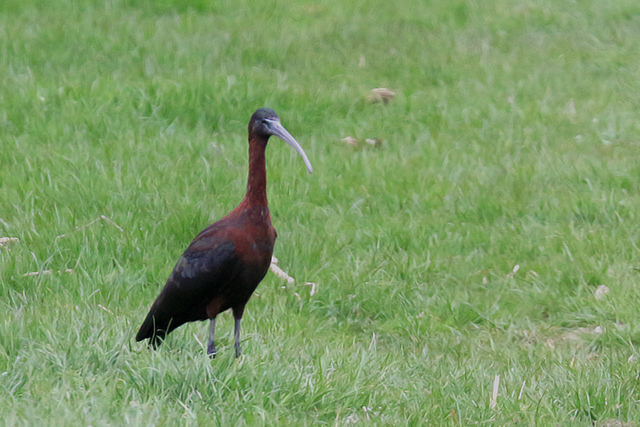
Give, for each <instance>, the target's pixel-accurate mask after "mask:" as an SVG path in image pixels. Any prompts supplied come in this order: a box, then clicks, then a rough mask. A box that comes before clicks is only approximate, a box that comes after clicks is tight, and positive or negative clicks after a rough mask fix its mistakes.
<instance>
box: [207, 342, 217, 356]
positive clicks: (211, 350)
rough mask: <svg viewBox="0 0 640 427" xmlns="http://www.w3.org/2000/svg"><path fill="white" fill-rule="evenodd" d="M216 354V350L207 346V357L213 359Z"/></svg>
mask: <svg viewBox="0 0 640 427" xmlns="http://www.w3.org/2000/svg"><path fill="white" fill-rule="evenodd" d="M217 353H218V352H217V351H216V348H215V347H214V346H213V345H209V346H207V356H209V357H211V358H212V359H215V358H216V354H217Z"/></svg>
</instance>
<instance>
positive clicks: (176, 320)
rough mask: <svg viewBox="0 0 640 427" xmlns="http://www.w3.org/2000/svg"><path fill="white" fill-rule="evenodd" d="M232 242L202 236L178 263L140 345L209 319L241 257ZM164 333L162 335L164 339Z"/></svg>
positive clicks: (146, 324)
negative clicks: (208, 309)
mask: <svg viewBox="0 0 640 427" xmlns="http://www.w3.org/2000/svg"><path fill="white" fill-rule="evenodd" d="M235 249H236V248H235V244H234V243H233V241H231V240H226V241H222V242H220V240H219V239H208V238H206V236H202V237H201V236H198V237H197V238H196V239H195V240H194V241H193V242H192V243H191V245H189V247H188V248H187V250H186V251H185V252H184V253H183V254H182V256H181V257H180V259H179V260H178V262H177V264H176V266H175V267H174V269H173V272H172V273H171V275H170V276H169V279H168V280H167V283H166V284H165V286H164V288H163V289H162V291H161V292H160V295H159V296H158V298H157V299H156V301H155V302H154V303H153V305H152V306H151V310H150V311H149V314H148V315H147V318H146V319H145V321H144V323H143V324H142V326H141V327H140V330H139V332H138V334H137V336H136V340H137V341H141V340H143V339H145V338H150V337H153V336H154V335H155V334H157V333H158V331H163V332H164V333H168V332H169V331H171V330H173V329H175V328H177V327H178V326H180V325H181V324H183V323H185V322H188V321H191V320H199V319H205V318H206V304H207V303H208V302H209V300H211V299H212V298H213V297H215V295H216V294H218V293H220V291H221V290H222V289H224V288H225V287H226V286H228V284H229V282H231V281H232V280H233V278H234V276H235V274H236V271H237V265H238V257H237V256H236V253H235ZM164 333H163V334H162V335H164Z"/></svg>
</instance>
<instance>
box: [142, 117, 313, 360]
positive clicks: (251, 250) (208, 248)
mask: <svg viewBox="0 0 640 427" xmlns="http://www.w3.org/2000/svg"><path fill="white" fill-rule="evenodd" d="M271 135H274V136H277V137H278V138H281V139H283V140H284V141H285V142H286V143H288V144H289V145H291V146H292V147H293V148H294V149H295V150H296V151H297V152H298V153H299V154H300V155H301V156H302V158H303V159H304V163H305V164H306V166H307V169H308V170H309V173H311V172H312V171H313V169H312V168H311V163H310V162H309V159H308V158H307V155H306V154H305V152H304V150H303V149H302V147H301V146H300V144H298V142H297V141H296V140H295V139H294V138H293V137H292V136H291V134H290V133H289V132H287V130H286V129H285V128H284V127H283V126H282V125H281V124H280V118H279V117H278V115H277V114H276V113H275V111H273V110H271V109H268V108H261V109H259V110H257V111H256V112H255V113H254V114H253V116H251V120H250V121H249V179H248V182H247V192H246V194H245V196H244V199H243V200H242V202H241V203H240V205H238V207H237V208H235V209H234V210H233V211H231V213H230V214H228V215H227V216H225V217H224V218H222V219H221V220H219V221H218V222H216V223H214V224H213V225H210V226H209V227H207V228H205V229H204V230H203V231H202V232H201V233H200V234H198V236H196V238H195V239H194V240H193V242H191V244H190V245H189V247H188V248H187V250H186V251H185V252H184V253H183V254H182V256H181V257H180V259H179V260H178V263H177V264H176V266H175V268H174V269H173V272H172V273H171V275H170V276H169V279H168V280H167V283H166V284H165V285H164V288H163V289H162V291H161V292H160V295H158V298H157V299H156V300H155V302H154V303H153V305H152V306H151V309H150V310H149V314H148V315H147V317H146V319H145V320H144V322H143V323H142V326H141V327H140V330H139V331H138V334H137V335H136V341H142V340H144V339H147V338H149V340H150V342H149V344H150V345H151V346H152V347H154V348H156V347H157V346H158V345H160V344H161V343H162V341H163V340H164V337H165V335H166V334H168V333H169V332H171V331H172V330H174V329H175V328H177V327H179V326H180V325H182V324H184V323H186V322H193V321H196V320H206V319H209V321H210V324H209V343H208V345H207V354H208V355H210V356H214V357H215V354H216V348H215V344H214V341H213V339H214V333H215V327H216V316H217V315H218V314H219V313H222V312H223V311H225V310H228V309H231V310H232V311H233V317H234V319H235V329H234V338H235V351H236V357H239V356H240V321H241V319H242V314H243V312H244V307H245V305H246V304H247V302H248V301H249V298H250V297H251V294H252V293H253V291H254V290H255V289H256V287H257V286H258V283H260V281H261V280H262V278H263V277H264V276H265V274H267V270H269V265H270V263H271V255H272V254H273V244H274V242H275V240H276V236H277V233H276V230H275V229H274V228H273V226H272V225H271V216H270V214H269V206H268V204H267V188H266V184H267V173H266V165H265V155H264V153H265V149H266V148H267V141H268V140H269V137H270V136H271Z"/></svg>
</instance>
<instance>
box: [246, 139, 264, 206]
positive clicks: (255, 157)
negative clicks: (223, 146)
mask: <svg viewBox="0 0 640 427" xmlns="http://www.w3.org/2000/svg"><path fill="white" fill-rule="evenodd" d="M266 148H267V138H264V137H259V136H252V137H251V138H250V139H249V179H248V180H247V192H246V194H245V195H244V200H243V201H242V203H243V204H244V205H245V206H246V207H249V206H250V207H259V206H265V207H266V206H267V167H266V164H265V156H264V152H265V149H266Z"/></svg>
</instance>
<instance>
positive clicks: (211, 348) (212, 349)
mask: <svg viewBox="0 0 640 427" xmlns="http://www.w3.org/2000/svg"><path fill="white" fill-rule="evenodd" d="M215 333H216V319H215V318H213V319H211V320H210V321H209V344H207V355H208V356H211V358H215V357H216V345H215V344H214V343H213V336H214V335H215Z"/></svg>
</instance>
